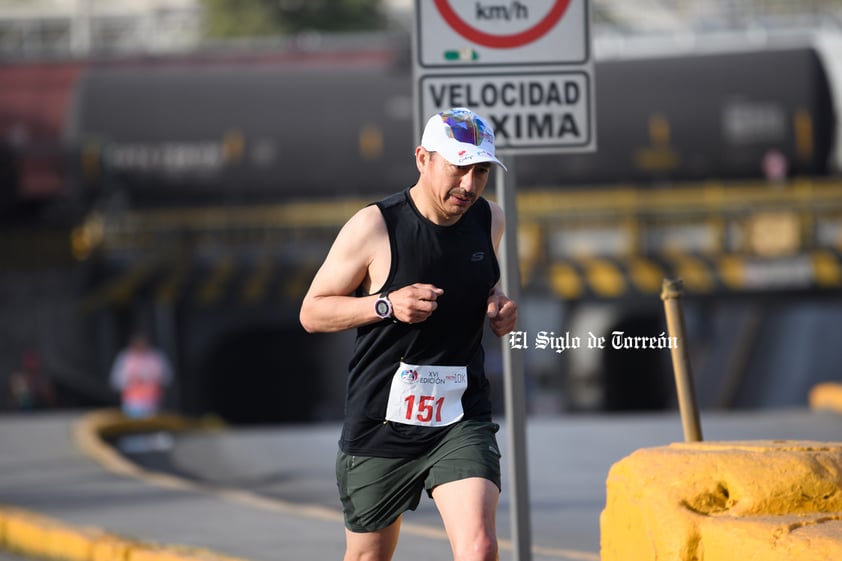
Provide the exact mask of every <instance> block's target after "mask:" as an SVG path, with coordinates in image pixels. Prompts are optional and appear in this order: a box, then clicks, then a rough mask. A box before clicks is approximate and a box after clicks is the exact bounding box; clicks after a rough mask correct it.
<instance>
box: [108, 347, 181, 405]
mask: <svg viewBox="0 0 842 561" xmlns="http://www.w3.org/2000/svg"><path fill="white" fill-rule="evenodd" d="M171 381H172V367H171V366H170V363H169V361H168V360H167V357H166V356H165V355H164V353H162V352H161V351H159V350H158V349H156V348H155V347H153V346H152V345H151V344H150V343H149V339H148V338H147V336H146V335H145V334H143V333H136V334H135V335H133V336H132V338H131V340H130V341H129V345H128V347H127V348H126V349H124V350H123V351H121V352H120V353H119V354H118V355H117V357H116V358H115V359H114V365H113V366H112V368H111V386H112V387H113V388H114V389H115V390H116V391H118V392H120V396H121V400H122V407H123V413H124V414H125V415H126V416H127V417H131V418H146V417H151V416H153V415H156V414H157V413H158V412H159V411H160V410H161V405H162V403H163V399H164V389H165V387H166V386H167V385H169V383H170V382H171Z"/></svg>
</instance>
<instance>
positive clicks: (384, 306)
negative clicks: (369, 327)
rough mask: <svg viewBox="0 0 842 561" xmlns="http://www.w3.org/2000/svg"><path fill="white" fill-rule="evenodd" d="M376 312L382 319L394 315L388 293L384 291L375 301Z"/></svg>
mask: <svg viewBox="0 0 842 561" xmlns="http://www.w3.org/2000/svg"><path fill="white" fill-rule="evenodd" d="M374 313H375V314H377V317H379V318H380V319H386V318H390V317H392V315H393V311H392V303H391V302H390V301H389V295H388V293H386V292H384V293H383V294H381V295H380V298H378V299H377V300H375V301H374Z"/></svg>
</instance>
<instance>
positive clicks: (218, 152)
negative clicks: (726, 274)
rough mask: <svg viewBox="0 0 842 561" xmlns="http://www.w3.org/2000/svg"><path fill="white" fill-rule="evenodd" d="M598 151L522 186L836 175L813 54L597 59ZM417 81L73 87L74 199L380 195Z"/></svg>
mask: <svg viewBox="0 0 842 561" xmlns="http://www.w3.org/2000/svg"><path fill="white" fill-rule="evenodd" d="M595 76H596V96H597V101H596V106H597V110H596V113H597V126H598V133H597V138H598V150H597V152H595V153H590V154H566V155H538V156H518V162H519V166H518V174H519V175H518V186H519V187H520V188H523V189H531V188H545V189H564V188H568V187H575V186H603V187H611V186H616V185H617V184H634V185H641V186H646V185H652V184H664V183H671V184H677V183H680V182H683V181H700V180H723V179H726V180H734V179H751V178H762V177H764V174H766V175H768V173H769V170H768V169H766V168H764V161H765V162H767V163H768V160H767V159H766V158H767V157H768V156H769V155H770V154H775V155H776V156H777V157H778V158H781V159H782V160H783V161H784V162H785V167H786V170H785V173H786V174H788V175H791V176H796V175H809V176H817V175H826V174H828V173H831V172H834V171H837V170H839V169H840V164H839V162H838V161H837V160H838V159H839V157H840V156H839V153H838V151H835V150H837V147H836V143H837V142H838V138H839V134H838V132H837V128H838V126H839V125H838V121H837V118H836V113H837V112H836V111H835V110H834V99H833V95H834V94H833V93H832V92H833V88H832V86H831V84H830V83H829V75H828V72H826V69H825V64H824V61H823V59H822V58H821V57H820V56H819V53H818V52H817V50H816V49H815V48H813V47H811V46H804V47H792V48H780V49H765V50H756V51H749V50H743V51H735V52H728V53H725V52H722V53H711V54H697V55H692V56H690V55H686V56H685V55H682V56H658V57H636V58H623V59H610V60H602V61H598V62H597V64H596V69H595ZM411 87H412V84H411V76H410V74H409V72H408V70H407V69H406V68H405V67H404V68H401V67H398V66H396V65H395V64H394V63H393V62H384V63H376V64H353V63H351V64H343V63H342V62H341V61H339V62H336V61H334V62H332V63H329V64H320V65H317V66H304V65H296V64H289V63H284V64H273V63H263V64H234V63H231V62H207V61H205V62H203V63H195V62H190V61H184V60H182V61H179V62H177V63H172V62H167V61H157V62H154V63H145V64H140V63H134V64H128V65H118V64H109V65H94V66H92V67H90V68H89V69H88V70H87V71H86V72H84V73H83V75H82V76H81V78H80V80H79V82H78V84H77V87H76V91H75V97H74V102H73V103H72V104H71V106H70V109H69V113H68V118H67V127H66V130H65V141H66V144H67V146H69V147H71V148H72V149H73V150H74V151H75V152H76V153H77V158H76V161H77V162H78V163H79V165H78V170H79V171H80V174H79V178H80V180H81V182H82V189H83V191H85V192H88V193H101V194H108V193H114V192H119V193H122V194H124V195H127V196H128V198H129V200H130V201H131V202H132V203H133V204H136V205H141V206H142V205H145V204H158V205H160V204H164V205H166V204H180V203H184V204H213V203H225V202H231V201H235V202H239V203H249V202H257V201H263V200H285V199H288V198H294V199H300V198H314V197H315V198H324V197H334V196H347V195H365V196H375V195H379V194H383V193H388V192H391V191H393V190H395V189H396V188H400V187H402V186H405V185H406V184H408V182H410V181H411V180H412V179H413V170H412V164H411V157H412V151H413V149H414V146H415V142H414V140H413V139H412V138H411V134H412V132H411V131H412V122H411V114H412V111H411V104H412V100H411Z"/></svg>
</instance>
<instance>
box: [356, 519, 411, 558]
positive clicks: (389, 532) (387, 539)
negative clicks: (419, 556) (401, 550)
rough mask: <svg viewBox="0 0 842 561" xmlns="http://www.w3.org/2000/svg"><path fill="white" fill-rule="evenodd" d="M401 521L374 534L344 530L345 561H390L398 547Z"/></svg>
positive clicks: (398, 520)
mask: <svg viewBox="0 0 842 561" xmlns="http://www.w3.org/2000/svg"><path fill="white" fill-rule="evenodd" d="M400 530H401V519H400V518H398V519H397V520H396V521H395V522H393V523H392V524H391V525H389V526H386V527H385V528H383V529H382V530H378V531H376V532H352V531H351V530H349V529H347V528H346V529H345V561H390V560H391V559H392V554H394V553H395V548H396V547H397V545H398V535H399V534H400Z"/></svg>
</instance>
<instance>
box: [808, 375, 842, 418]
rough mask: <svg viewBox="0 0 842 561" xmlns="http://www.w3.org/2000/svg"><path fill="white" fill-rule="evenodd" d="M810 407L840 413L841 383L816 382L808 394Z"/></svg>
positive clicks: (841, 407)
mask: <svg viewBox="0 0 842 561" xmlns="http://www.w3.org/2000/svg"><path fill="white" fill-rule="evenodd" d="M808 402H809V404H810V409H813V410H814V411H835V412H836V413H842V384H838V383H834V382H824V383H821V384H816V385H815V386H813V388H812V389H811V390H810V394H809V396H808Z"/></svg>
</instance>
